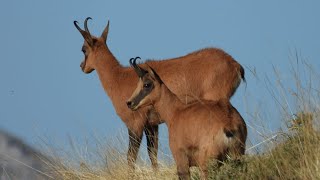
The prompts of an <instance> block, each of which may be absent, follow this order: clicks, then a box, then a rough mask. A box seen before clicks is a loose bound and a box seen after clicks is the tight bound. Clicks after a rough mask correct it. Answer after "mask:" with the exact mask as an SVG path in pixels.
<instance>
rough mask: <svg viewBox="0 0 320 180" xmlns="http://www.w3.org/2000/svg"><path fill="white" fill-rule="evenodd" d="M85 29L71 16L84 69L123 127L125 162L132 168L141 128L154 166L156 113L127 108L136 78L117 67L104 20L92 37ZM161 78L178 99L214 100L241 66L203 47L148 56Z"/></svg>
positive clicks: (234, 81)
mask: <svg viewBox="0 0 320 180" xmlns="http://www.w3.org/2000/svg"><path fill="white" fill-rule="evenodd" d="M89 19H91V18H89V17H88V18H86V19H85V21H84V30H82V29H81V28H80V27H79V26H78V22H77V21H74V25H75V27H76V28H77V29H78V31H79V32H80V33H81V35H82V36H83V38H84V44H83V46H82V51H83V53H84V55H85V58H84V60H83V62H82V63H81V65H80V66H81V69H82V71H83V72H84V73H91V72H92V71H93V70H96V71H97V73H98V76H99V79H100V81H101V84H102V86H103V88H104V90H105V92H106V93H107V95H108V96H109V97H110V99H111V101H112V104H113V106H114V108H115V110H116V112H117V114H118V115H119V117H120V118H121V120H122V121H123V122H124V123H125V124H126V126H127V127H128V133H129V150H128V164H129V166H130V167H134V162H135V160H136V158H137V153H138V150H139V147H140V142H141V139H142V135H143V132H145V134H146V139H147V148H148V153H149V156H150V160H151V163H152V165H153V167H156V166H157V150H158V124H159V123H161V119H160V117H159V115H158V114H157V113H156V112H155V111H154V109H153V108H152V107H151V106H149V107H145V108H141V109H140V110H139V111H135V112H132V111H131V110H129V109H128V108H127V106H126V104H125V103H123V102H125V101H126V100H127V99H128V98H129V97H130V95H131V93H132V91H133V90H134V88H135V85H136V82H137V81H138V78H137V77H136V75H135V72H134V70H133V69H132V68H130V67H124V66H122V65H121V64H120V63H119V61H118V60H117V59H116V58H115V57H114V56H113V54H112V53H111V51H110V50H109V48H108V46H107V44H106V40H107V36H108V31H109V22H108V25H107V26H106V28H105V29H104V31H103V32H102V34H101V36H100V37H95V36H92V35H91V34H90V32H89V29H88V27H87V21H88V20H89ZM148 64H149V65H150V66H151V67H153V68H154V69H155V70H156V71H157V72H158V73H159V74H160V75H161V77H162V79H163V81H164V82H166V85H167V86H168V87H169V88H170V89H171V90H172V91H173V92H174V93H175V94H177V95H179V97H180V98H181V100H182V101H183V102H189V101H193V100H195V99H206V100H217V99H220V98H227V99H229V98H231V96H232V95H233V94H234V92H235V91H236V89H237V88H238V86H239V84H240V82H241V79H243V80H244V69H243V68H242V67H241V65H240V64H239V63H238V62H237V61H235V60H234V59H233V58H232V57H231V56H230V55H228V54H227V53H225V52H224V51H223V50H221V49H216V48H207V49H203V50H199V51H196V52H193V53H190V54H188V55H185V56H182V57H178V58H173V59H168V60H163V61H148ZM141 66H142V67H145V64H141Z"/></svg>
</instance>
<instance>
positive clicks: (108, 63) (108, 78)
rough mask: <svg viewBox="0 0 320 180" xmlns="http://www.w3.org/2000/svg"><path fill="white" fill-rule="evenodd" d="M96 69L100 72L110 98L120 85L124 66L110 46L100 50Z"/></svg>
mask: <svg viewBox="0 0 320 180" xmlns="http://www.w3.org/2000/svg"><path fill="white" fill-rule="evenodd" d="M97 58H98V59H96V67H95V70H96V71H97V73H98V76H99V79H100V81H101V84H102V86H103V88H104V90H105V91H106V93H107V94H108V96H109V97H110V98H112V96H113V94H114V93H113V92H114V91H115V90H117V89H118V87H119V80H118V78H119V73H121V69H122V66H121V64H120V63H119V61H118V60H117V59H116V58H115V57H114V56H113V54H112V53H111V52H110V50H109V49H108V48H106V49H105V50H103V51H100V52H99V54H97Z"/></svg>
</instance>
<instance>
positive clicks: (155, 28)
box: [0, 0, 320, 146]
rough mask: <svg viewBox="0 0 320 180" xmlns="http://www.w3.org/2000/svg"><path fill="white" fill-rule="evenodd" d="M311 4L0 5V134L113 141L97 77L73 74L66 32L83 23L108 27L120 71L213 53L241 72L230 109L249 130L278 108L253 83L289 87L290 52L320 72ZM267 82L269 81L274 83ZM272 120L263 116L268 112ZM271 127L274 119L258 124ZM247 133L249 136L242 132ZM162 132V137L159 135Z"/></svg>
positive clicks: (75, 57) (75, 41) (232, 0)
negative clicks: (280, 80) (259, 115)
mask: <svg viewBox="0 0 320 180" xmlns="http://www.w3.org/2000/svg"><path fill="white" fill-rule="evenodd" d="M319 8H320V2H319V1H311V0H310V1H303V2H302V1H296V0H290V1H289V0H284V1H281V2H280V1H277V0H271V1H263V2H261V1H260V2H258V1H253V0H251V1H241V2H240V1H236V0H227V1H202V2H199V1H197V2H196V1H193V2H191V1H189V2H182V1H180V2H172V1H161V2H160V1H158V2H151V1H137V2H125V1H75V0H73V1H71V0H70V1H40V0H35V1H2V2H1V5H0V16H1V17H2V20H1V28H0V39H1V43H0V52H1V61H0V62H1V71H0V83H1V84H0V129H4V130H6V131H9V132H11V133H13V134H16V135H17V136H19V137H21V138H22V139H24V140H26V141H27V142H29V143H31V144H37V142H38V141H39V137H41V138H43V137H45V138H44V139H46V138H48V139H54V140H55V141H57V142H58V143H61V144H62V146H64V145H66V144H68V140H67V139H68V137H69V136H70V137H73V138H75V139H80V141H81V139H82V138H84V137H86V138H89V139H90V137H91V136H90V135H91V134H92V133H95V134H98V135H103V136H105V137H112V136H113V135H114V134H117V133H119V131H120V129H122V130H123V129H124V128H125V126H124V124H123V123H122V122H121V120H120V119H119V118H118V117H117V115H116V113H115V111H114V109H113V107H112V104H111V102H110V100H109V99H108V97H107V96H106V94H105V93H104V91H103V89H102V87H101V85H100V82H99V79H98V77H97V74H96V73H95V72H93V73H92V74H90V75H85V74H83V73H82V71H81V70H80V67H79V65H80V62H81V61H82V59H83V54H82V52H81V51H80V50H81V46H82V43H83V38H82V36H81V35H80V33H79V32H78V31H77V30H76V28H75V27H74V25H73V21H74V20H77V21H79V22H80V24H81V26H82V25H83V20H84V19H85V18H86V17H88V16H90V17H92V18H93V20H92V21H89V23H88V24H89V29H90V31H91V33H92V34H95V35H100V33H101V32H102V30H103V29H104V27H105V25H106V23H107V20H110V30H109V36H108V42H107V43H108V46H109V48H110V50H111V51H112V52H113V54H114V55H115V56H116V57H117V59H118V60H119V61H120V62H121V64H123V65H128V60H129V59H130V58H131V57H136V56H140V57H142V59H165V58H170V57H177V56H181V55H184V54H186V53H189V52H192V51H195V50H198V49H201V48H205V47H219V48H222V49H224V50H225V51H226V52H228V53H229V54H231V55H232V56H233V57H234V58H235V59H236V60H237V61H238V62H239V63H240V64H242V65H243V66H244V67H245V69H246V78H247V87H246V88H245V86H244V85H241V86H240V88H239V90H238V91H237V93H236V95H235V96H234V97H233V99H232V102H233V104H234V106H235V107H236V108H237V109H238V110H239V111H240V113H241V114H242V115H243V116H244V118H245V119H246V121H247V123H248V124H249V125H250V126H254V124H255V122H254V120H252V118H251V117H250V115H249V114H252V113H253V112H254V111H255V110H257V109H258V110H259V109H260V110H261V109H262V110H264V111H263V113H265V114H267V116H271V117H272V113H274V112H275V110H276V108H275V107H274V106H273V103H272V101H270V98H269V97H270V95H269V94H268V91H267V90H266V89H265V83H264V82H263V80H262V79H257V78H255V77H254V75H253V74H252V73H251V72H250V70H256V71H257V72H258V74H259V76H261V77H264V76H265V75H268V74H272V73H273V72H272V66H274V67H276V68H278V69H279V70H280V71H281V73H282V74H283V77H284V82H285V83H289V80H290V71H289V61H290V55H291V54H292V52H294V50H295V49H296V50H298V52H299V53H300V54H301V56H302V57H303V58H305V59H307V60H308V61H309V62H310V63H311V64H313V65H314V67H315V68H316V69H319V67H320V61H319V59H318V58H319V57H320V36H319V32H320V24H319V17H320V11H319ZM271 81H275V79H272V77H271ZM269 113H271V115H270V114H269ZM265 123H266V124H267V126H268V127H270V129H277V128H278V127H279V126H280V124H279V122H278V120H277V119H273V118H271V119H268V120H267V122H265ZM250 131H252V130H250ZM165 133H166V130H165V128H164V125H161V136H162V137H164V138H165V137H166V135H165Z"/></svg>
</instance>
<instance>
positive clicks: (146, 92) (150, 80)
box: [127, 57, 162, 110]
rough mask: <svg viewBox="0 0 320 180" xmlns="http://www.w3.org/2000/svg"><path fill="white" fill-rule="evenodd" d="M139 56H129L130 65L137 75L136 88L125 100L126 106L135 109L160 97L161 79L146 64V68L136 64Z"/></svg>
mask: <svg viewBox="0 0 320 180" xmlns="http://www.w3.org/2000/svg"><path fill="white" fill-rule="evenodd" d="M137 59H140V57H136V58H131V59H130V65H131V66H132V67H133V68H134V70H135V72H136V73H137V75H138V76H139V81H138V83H137V88H136V89H135V91H134V92H133V94H132V96H131V97H130V98H129V100H128V101H127V106H128V108H130V109H131V110H137V109H139V108H140V107H144V106H148V105H151V104H152V102H154V101H156V100H158V98H159V97H160V92H159V91H160V86H161V84H162V81H161V79H160V77H159V76H158V74H157V73H156V72H155V71H154V70H153V69H152V68H151V67H150V66H149V65H148V64H147V70H145V69H143V68H141V67H140V66H138V65H137V64H136V60H137Z"/></svg>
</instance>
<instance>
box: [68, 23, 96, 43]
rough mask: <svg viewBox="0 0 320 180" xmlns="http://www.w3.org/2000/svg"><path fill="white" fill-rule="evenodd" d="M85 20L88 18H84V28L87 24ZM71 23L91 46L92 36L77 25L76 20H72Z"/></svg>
mask: <svg viewBox="0 0 320 180" xmlns="http://www.w3.org/2000/svg"><path fill="white" fill-rule="evenodd" d="M87 20H88V18H87V19H86V20H85V28H86V29H88V28H87V25H86V24H87ZM73 24H74V26H75V27H76V28H77V29H78V31H79V32H80V33H81V35H82V37H83V38H84V39H85V40H86V41H87V43H88V44H89V45H90V46H92V45H93V40H92V37H91V35H90V33H89V32H87V31H84V30H82V29H81V28H80V27H79V25H78V21H73Z"/></svg>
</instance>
